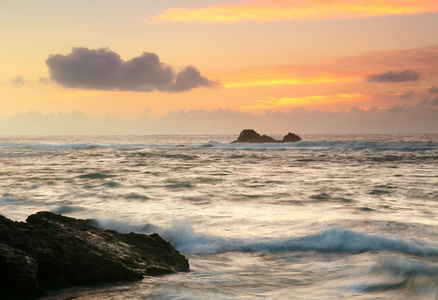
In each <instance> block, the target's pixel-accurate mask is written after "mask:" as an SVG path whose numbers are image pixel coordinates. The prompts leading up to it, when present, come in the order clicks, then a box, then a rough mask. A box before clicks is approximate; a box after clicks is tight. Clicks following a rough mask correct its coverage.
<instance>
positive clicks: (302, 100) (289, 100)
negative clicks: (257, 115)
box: [241, 93, 368, 109]
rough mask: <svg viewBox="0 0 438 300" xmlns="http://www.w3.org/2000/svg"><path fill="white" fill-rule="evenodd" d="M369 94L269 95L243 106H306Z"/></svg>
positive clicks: (258, 107) (264, 107)
mask: <svg viewBox="0 0 438 300" xmlns="http://www.w3.org/2000/svg"><path fill="white" fill-rule="evenodd" d="M366 97H368V95H365V94H359V93H340V94H335V95H328V96H325V95H315V96H305V97H284V98H275V97H268V98H266V99H264V100H258V101H256V102H255V103H254V104H251V105H245V106H242V107H241V108H243V109H271V108H278V107H288V106H289V107H290V106H304V105H315V104H331V103H336V102H343V101H345V100H351V99H353V100H354V99H357V98H366Z"/></svg>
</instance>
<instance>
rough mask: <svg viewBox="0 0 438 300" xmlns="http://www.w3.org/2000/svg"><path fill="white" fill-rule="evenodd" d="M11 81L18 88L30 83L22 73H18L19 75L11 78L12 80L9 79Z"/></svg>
mask: <svg viewBox="0 0 438 300" xmlns="http://www.w3.org/2000/svg"><path fill="white" fill-rule="evenodd" d="M9 82H10V83H11V84H12V85H13V86H15V87H17V88H20V87H22V86H23V85H26V84H27V83H28V81H27V79H25V78H24V77H23V76H21V75H17V76H15V77H14V78H11V79H10V80H9Z"/></svg>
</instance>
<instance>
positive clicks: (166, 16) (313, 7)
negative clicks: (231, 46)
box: [145, 0, 438, 23]
mask: <svg viewBox="0 0 438 300" xmlns="http://www.w3.org/2000/svg"><path fill="white" fill-rule="evenodd" d="M437 11H438V3H437V2H436V1H435V0H421V3H419V1H418V0H404V1H400V0H380V1H369V0H339V1H330V0H276V1H272V0H247V1H239V2H235V3H232V4H229V5H221V6H213V7H201V8H194V9H186V8H171V9H168V10H165V11H164V12H163V13H161V14H159V15H157V16H154V17H152V18H150V19H146V20H145V22H147V23H154V22H192V23H236V22H281V21H297V20H298V21H300V20H327V19H357V18H367V17H374V16H394V15H413V14H421V13H434V12H437Z"/></svg>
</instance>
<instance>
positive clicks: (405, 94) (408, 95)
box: [398, 91, 415, 99]
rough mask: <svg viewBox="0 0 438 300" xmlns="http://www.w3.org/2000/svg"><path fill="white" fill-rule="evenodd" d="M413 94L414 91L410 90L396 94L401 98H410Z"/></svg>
mask: <svg viewBox="0 0 438 300" xmlns="http://www.w3.org/2000/svg"><path fill="white" fill-rule="evenodd" d="M414 96H415V92H414V91H410V92H407V93H404V94H400V95H398V97H400V98H403V99H412V98H413V97H414Z"/></svg>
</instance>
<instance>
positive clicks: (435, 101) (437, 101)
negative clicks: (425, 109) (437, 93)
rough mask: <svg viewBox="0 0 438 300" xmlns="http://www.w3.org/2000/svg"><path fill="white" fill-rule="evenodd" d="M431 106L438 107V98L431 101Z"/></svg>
mask: <svg viewBox="0 0 438 300" xmlns="http://www.w3.org/2000/svg"><path fill="white" fill-rule="evenodd" d="M429 104H430V105H432V106H438V97H435V98H433V99H432V100H430V101H429Z"/></svg>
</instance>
